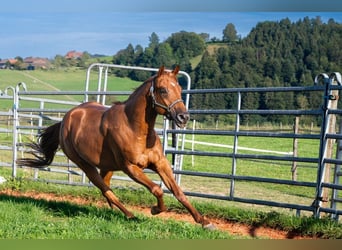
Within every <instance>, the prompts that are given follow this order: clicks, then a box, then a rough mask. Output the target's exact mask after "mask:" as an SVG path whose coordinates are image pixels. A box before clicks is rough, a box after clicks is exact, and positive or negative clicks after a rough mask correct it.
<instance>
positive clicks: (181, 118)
mask: <svg viewBox="0 0 342 250" xmlns="http://www.w3.org/2000/svg"><path fill="white" fill-rule="evenodd" d="M189 118H190V115H189V113H188V112H184V113H180V114H178V115H177V119H178V121H180V122H182V123H187V122H188V120H189Z"/></svg>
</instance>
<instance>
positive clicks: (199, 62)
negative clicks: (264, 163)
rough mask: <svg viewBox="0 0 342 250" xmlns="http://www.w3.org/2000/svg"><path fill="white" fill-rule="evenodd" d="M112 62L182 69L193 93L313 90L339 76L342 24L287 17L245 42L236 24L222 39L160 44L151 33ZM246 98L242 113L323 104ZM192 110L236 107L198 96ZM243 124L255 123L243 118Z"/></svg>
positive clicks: (281, 97) (140, 76)
mask: <svg viewBox="0 0 342 250" xmlns="http://www.w3.org/2000/svg"><path fill="white" fill-rule="evenodd" d="M113 63H115V64H123V65H136V66H146V67H159V66H160V65H165V66H166V67H170V68H171V67H173V66H174V65H176V64H178V65H180V66H181V69H182V70H184V71H186V72H188V73H189V74H190V75H191V78H192V88H194V89H206V88H234V87H246V88H248V87H278V86H312V85H313V81H314V78H315V76H316V75H317V74H320V73H323V72H326V73H328V74H329V73H331V72H336V71H337V72H341V65H342V25H341V24H340V23H337V22H335V21H334V19H330V20H329V21H328V22H327V23H324V22H323V21H322V20H321V18H320V17H316V18H313V19H310V18H308V17H305V18H303V19H300V20H298V21H296V22H291V21H290V20H289V19H288V18H286V19H282V20H280V21H277V22H275V21H265V22H260V23H258V24H257V25H256V26H255V27H254V28H253V29H252V30H251V31H250V33H249V34H248V35H247V36H246V37H244V38H241V37H239V36H238V35H237V31H236V29H235V26H234V24H232V23H228V24H227V26H226V27H225V29H224V30H223V31H222V39H218V38H212V39H209V35H208V34H205V33H202V34H197V33H194V32H187V31H180V32H177V33H173V34H172V35H171V36H170V37H169V38H167V39H166V40H165V41H162V42H161V41H160V40H159V37H158V35H157V34H156V33H154V32H153V33H152V34H151V36H150V37H149V45H148V47H146V48H143V47H142V46H141V45H137V46H135V47H133V45H132V44H129V45H128V46H127V48H125V49H122V50H120V51H119V52H118V53H117V54H116V55H114V56H113ZM116 74H117V75H119V76H122V77H130V78H131V79H134V80H139V81H141V80H144V79H146V77H147V75H146V74H148V73H146V72H139V73H138V72H136V71H131V72H127V71H126V72H121V71H117V72H116ZM246 95H248V96H245V97H244V102H243V104H242V105H243V107H242V109H243V108H247V107H253V108H254V109H306V108H308V107H317V101H318V103H319V104H321V100H317V98H315V96H312V95H308V94H302V93H300V94H298V93H296V94H295V93H290V92H289V93H274V94H273V95H276V96H266V95H267V94H263V93H248V94H246ZM268 95H272V94H268ZM190 105H191V108H193V109H197V108H200V109H203V108H207V109H220V108H227V109H230V108H234V107H235V104H233V100H232V99H231V97H229V96H226V95H217V94H206V95H194V97H193V98H191V104H190ZM203 119H212V117H209V118H208V117H207V118H203ZM253 121H254V122H271V123H273V122H285V123H289V122H291V121H292V120H291V121H289V120H287V118H286V117H284V116H282V117H279V116H264V117H262V116H258V117H257V118H256V119H255V118H254V119H253ZM244 122H245V123H246V122H252V121H250V119H248V118H247V117H246V116H245V117H244V118H243V119H242V123H244Z"/></svg>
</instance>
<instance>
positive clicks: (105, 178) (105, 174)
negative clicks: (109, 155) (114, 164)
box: [100, 169, 113, 187]
mask: <svg viewBox="0 0 342 250" xmlns="http://www.w3.org/2000/svg"><path fill="white" fill-rule="evenodd" d="M100 175H101V177H102V179H103V181H104V183H106V185H107V186H108V187H110V180H111V179H112V176H113V171H107V170H102V169H101V170H100Z"/></svg>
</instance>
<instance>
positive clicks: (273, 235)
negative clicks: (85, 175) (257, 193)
mask: <svg viewBox="0 0 342 250" xmlns="http://www.w3.org/2000/svg"><path fill="white" fill-rule="evenodd" d="M0 194H6V195H10V196H15V197H29V198H32V199H37V200H38V199H44V200H47V201H64V202H70V203H74V204H80V205H90V204H92V205H95V206H99V207H103V206H108V204H107V202H106V201H105V200H101V199H99V200H98V201H96V204H94V201H90V200H87V199H85V198H82V197H75V196H72V195H63V196H62V195H57V194H52V193H39V192H35V191H30V192H21V191H13V190H2V191H0ZM126 207H127V208H128V209H129V210H130V211H133V212H139V213H142V214H144V215H145V216H152V215H151V213H150V208H148V207H140V206H130V205H127V206H126ZM157 216H158V217H160V218H163V219H165V220H166V219H175V220H178V221H185V222H189V223H193V224H195V222H194V221H193V218H192V217H191V215H190V214H179V213H176V212H172V211H167V212H164V213H161V214H159V215H157ZM209 219H210V221H211V222H212V223H213V224H214V225H215V227H216V228H217V229H218V230H222V231H226V232H228V233H229V234H231V235H237V236H248V237H252V238H267V239H313V238H312V237H303V236H300V235H293V234H291V233H289V232H286V231H281V230H276V229H272V228H266V227H253V226H249V225H244V224H241V223H236V222H230V221H227V220H223V219H216V218H209Z"/></svg>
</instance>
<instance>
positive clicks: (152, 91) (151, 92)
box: [150, 80, 183, 113]
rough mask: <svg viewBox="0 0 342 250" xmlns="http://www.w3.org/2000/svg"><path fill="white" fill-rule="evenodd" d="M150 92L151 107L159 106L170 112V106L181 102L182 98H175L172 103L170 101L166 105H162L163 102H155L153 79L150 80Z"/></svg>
mask: <svg viewBox="0 0 342 250" xmlns="http://www.w3.org/2000/svg"><path fill="white" fill-rule="evenodd" d="M150 94H151V97H152V107H153V108H154V107H155V106H158V107H161V108H163V109H165V110H166V111H167V112H168V113H170V112H171V108H172V107H173V106H175V105H176V104H177V103H179V102H183V100H182V99H177V100H175V101H174V102H173V103H171V104H170V105H169V106H166V105H163V104H161V103H159V102H157V100H156V97H155V96H154V80H152V85H151V87H150Z"/></svg>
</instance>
